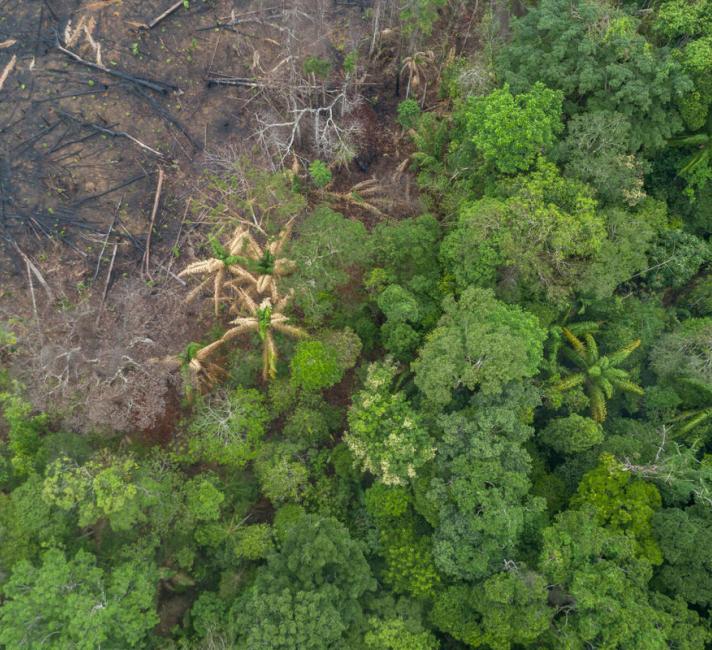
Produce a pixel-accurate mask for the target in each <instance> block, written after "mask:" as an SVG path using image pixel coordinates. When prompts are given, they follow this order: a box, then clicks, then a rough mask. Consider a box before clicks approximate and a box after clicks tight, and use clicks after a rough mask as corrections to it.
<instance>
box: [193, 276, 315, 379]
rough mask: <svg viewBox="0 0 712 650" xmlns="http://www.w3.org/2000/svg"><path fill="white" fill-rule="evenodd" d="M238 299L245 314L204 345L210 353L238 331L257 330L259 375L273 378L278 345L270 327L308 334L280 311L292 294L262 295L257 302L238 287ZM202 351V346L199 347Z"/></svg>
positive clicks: (287, 332)
mask: <svg viewBox="0 0 712 650" xmlns="http://www.w3.org/2000/svg"><path fill="white" fill-rule="evenodd" d="M239 293H240V297H241V301H240V302H239V303H236V306H241V307H242V308H244V309H245V310H246V311H247V316H238V317H237V318H235V320H233V321H231V322H230V324H231V325H234V327H231V328H230V329H229V330H227V332H225V334H223V335H222V337H221V338H219V339H218V340H217V341H215V342H214V343H211V344H210V345H209V346H207V347H206V348H204V349H203V350H205V351H206V354H207V355H209V354H212V353H213V352H214V351H215V350H217V349H218V348H219V347H220V346H222V345H224V344H225V343H228V342H229V341H231V340H232V339H234V338H235V337H237V336H240V335H241V334H246V333H248V332H257V334H258V335H259V337H260V339H261V340H262V346H263V348H262V377H263V379H264V380H265V381H267V380H269V379H274V378H275V376H276V374H277V358H278V353H277V346H276V344H275V342H274V337H273V331H275V330H276V331H278V332H282V333H283V334H288V335H289V336H294V337H297V338H302V337H305V336H307V332H306V331H305V330H303V329H301V328H299V327H294V326H293V325H290V324H289V318H288V317H287V316H286V315H285V314H284V313H283V310H284V308H285V307H286V306H287V303H288V302H289V301H290V300H291V298H292V294H291V293H289V294H287V295H286V296H284V297H281V298H280V297H279V296H277V299H276V300H275V301H274V303H273V298H271V297H267V298H264V299H263V300H262V301H261V302H260V303H259V304H257V302H255V300H254V299H253V298H252V296H251V295H250V294H249V293H247V292H246V291H244V290H243V289H239ZM201 351H202V350H201Z"/></svg>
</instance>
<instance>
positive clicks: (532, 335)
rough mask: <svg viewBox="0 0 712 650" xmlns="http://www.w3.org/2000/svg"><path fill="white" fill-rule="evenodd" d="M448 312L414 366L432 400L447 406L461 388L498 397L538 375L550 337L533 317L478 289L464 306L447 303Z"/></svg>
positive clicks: (417, 380) (467, 293)
mask: <svg viewBox="0 0 712 650" xmlns="http://www.w3.org/2000/svg"><path fill="white" fill-rule="evenodd" d="M443 308H444V311H445V315H444V316H443V317H442V318H441V319H440V322H439V323H438V326H437V327H436V328H435V329H434V330H433V331H432V332H431V334H430V336H429V337H428V340H427V341H426V343H425V345H424V346H423V347H422V349H421V352H420V357H419V359H418V360H417V361H416V362H415V363H414V364H413V368H414V370H415V383H416V385H417V386H418V388H420V390H421V391H422V392H423V394H424V395H425V396H426V397H427V398H428V399H429V400H431V401H432V402H434V403H436V404H439V405H446V404H448V403H450V401H451V400H452V396H453V391H455V390H456V389H457V388H459V387H461V386H462V387H465V388H467V389H469V390H471V391H474V390H475V389H478V388H479V390H480V391H482V392H483V393H484V394H486V395H497V394H499V393H501V392H502V390H503V388H504V386H505V385H506V384H507V383H508V382H510V381H514V380H517V379H524V378H526V377H531V376H533V375H534V374H535V373H536V370H537V367H538V365H539V363H540V361H541V359H542V355H543V342H544V338H545V336H546V335H545V333H544V331H543V330H542V329H541V328H540V327H539V324H538V322H537V319H536V317H534V316H533V315H532V314H529V313H527V312H526V311H524V310H522V309H520V308H519V307H513V306H510V305H506V304H504V303H502V302H500V301H499V300H497V299H496V298H495V297H494V294H493V292H492V291H490V290H485V289H477V288H474V287H472V288H469V289H467V290H465V291H464V292H463V294H462V296H461V297H460V300H459V301H455V300H454V299H452V298H446V299H445V301H444V303H443Z"/></svg>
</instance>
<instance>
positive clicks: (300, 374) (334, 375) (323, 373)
mask: <svg viewBox="0 0 712 650" xmlns="http://www.w3.org/2000/svg"><path fill="white" fill-rule="evenodd" d="M290 369H291V381H292V382H293V383H294V384H295V385H296V386H298V387H299V388H303V389H304V390H306V391H318V390H322V389H324V388H330V387H331V386H333V385H334V384H336V383H338V382H339V380H340V379H341V377H342V375H343V369H342V368H341V365H340V364H339V357H338V355H337V353H336V350H334V349H333V348H332V347H330V346H327V345H325V344H324V343H322V342H321V341H301V342H299V343H298V344H297V347H296V349H295V350H294V355H293V356H292V360H291V362H290Z"/></svg>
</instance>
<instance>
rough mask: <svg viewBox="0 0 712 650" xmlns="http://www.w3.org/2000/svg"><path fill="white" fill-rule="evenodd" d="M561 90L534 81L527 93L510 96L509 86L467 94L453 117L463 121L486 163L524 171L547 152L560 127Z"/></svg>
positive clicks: (501, 169) (512, 171)
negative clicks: (488, 91) (476, 95)
mask: <svg viewBox="0 0 712 650" xmlns="http://www.w3.org/2000/svg"><path fill="white" fill-rule="evenodd" d="M562 100H563V94H562V93H561V91H556V90H550V89H549V88H547V87H546V86H544V84H541V83H536V84H534V86H533V87H532V89H531V90H530V91H529V92H526V93H521V94H519V95H513V94H512V93H511V92H510V89H509V85H508V84H505V85H504V87H503V88H498V89H497V90H494V91H492V92H491V93H490V94H489V95H487V96H485V97H470V98H468V99H467V100H466V101H465V103H464V104H463V106H462V107H461V108H460V109H459V111H460V113H461V115H459V116H456V117H455V119H458V120H462V121H463V122H464V123H465V124H466V135H465V137H467V138H469V139H470V140H471V142H472V143H473V144H474V145H475V147H476V149H477V151H478V152H479V153H480V154H481V155H482V157H483V158H484V159H485V161H486V162H487V164H489V165H491V166H492V167H494V168H495V169H496V170H497V171H499V172H501V173H503V174H516V173H518V172H523V171H527V170H528V169H529V168H530V167H531V166H532V165H533V164H534V163H535V162H536V160H537V158H538V157H539V156H540V155H543V154H546V153H547V151H548V150H549V149H550V148H551V147H552V145H553V144H554V142H555V140H556V136H557V135H558V134H559V133H560V132H561V131H562V130H563V128H564V127H563V124H562V122H561V110H562V109H561V102H562Z"/></svg>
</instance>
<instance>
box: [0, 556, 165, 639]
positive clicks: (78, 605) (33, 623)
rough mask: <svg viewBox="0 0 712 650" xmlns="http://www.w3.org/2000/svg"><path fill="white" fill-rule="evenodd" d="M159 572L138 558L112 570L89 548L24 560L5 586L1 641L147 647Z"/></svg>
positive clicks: (0, 617)
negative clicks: (38, 560)
mask: <svg viewBox="0 0 712 650" xmlns="http://www.w3.org/2000/svg"><path fill="white" fill-rule="evenodd" d="M157 585H158V572H157V569H156V567H155V566H153V565H151V564H149V563H147V562H143V561H141V560H138V559H137V560H134V561H132V562H126V563H119V564H117V565H116V566H114V567H113V569H112V570H111V571H110V572H105V571H104V570H103V569H101V568H99V567H98V566H97V565H96V559H95V558H94V556H93V555H91V554H90V553H87V552H86V551H79V552H78V553H77V554H76V556H75V557H74V558H66V557H65V555H64V553H63V552H62V551H60V550H59V549H50V550H48V551H47V552H46V553H45V554H44V555H43V556H42V563H41V565H40V566H38V567H35V566H33V565H32V564H31V563H30V562H28V561H25V560H23V561H20V562H18V563H17V564H16V565H15V566H14V567H13V572H12V575H11V576H10V578H9V579H8V580H7V582H6V583H5V584H4V585H3V587H2V593H3V597H4V602H3V604H2V606H0V644H3V646H4V647H6V648H28V649H32V650H39V649H40V648H51V649H56V650H64V649H65V648H76V649H77V650H96V648H107V649H108V650H121V649H122V648H137V647H138V648H143V647H145V643H146V635H147V634H148V633H149V632H150V630H151V629H153V628H154V627H155V625H156V624H157V623H158V616H157V614H156V612H155V601H156V593H157V592H156V590H157Z"/></svg>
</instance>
